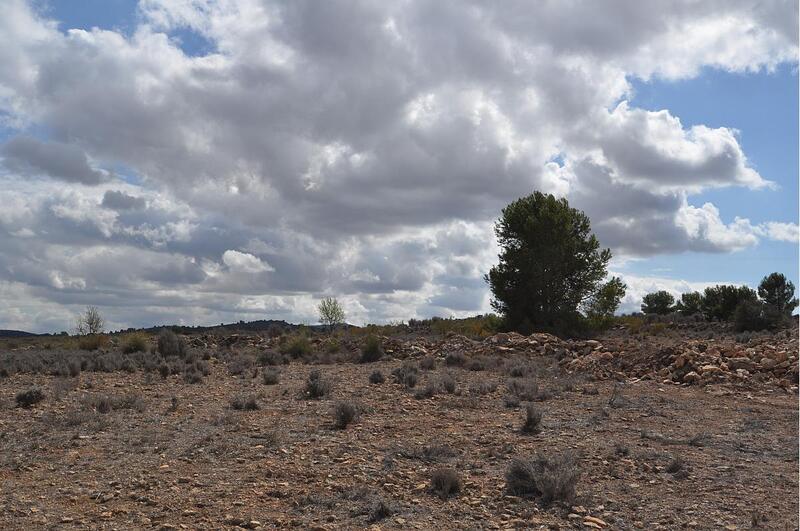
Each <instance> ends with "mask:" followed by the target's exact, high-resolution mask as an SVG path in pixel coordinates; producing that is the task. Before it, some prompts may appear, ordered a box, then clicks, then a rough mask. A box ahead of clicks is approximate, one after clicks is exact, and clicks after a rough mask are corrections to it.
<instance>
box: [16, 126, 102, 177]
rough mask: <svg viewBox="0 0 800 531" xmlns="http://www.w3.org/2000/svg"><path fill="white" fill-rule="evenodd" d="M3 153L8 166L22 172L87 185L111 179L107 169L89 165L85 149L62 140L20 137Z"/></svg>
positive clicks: (21, 173) (22, 173)
mask: <svg viewBox="0 0 800 531" xmlns="http://www.w3.org/2000/svg"><path fill="white" fill-rule="evenodd" d="M0 155H2V156H3V164H4V166H5V167H6V169H7V170H8V171H9V172H12V173H17V174H20V175H34V176H35V175H45V176H48V177H52V178H53V179H61V180H64V181H68V182H73V183H80V184H87V185H96V184H100V183H101V182H103V181H105V180H107V179H108V173H107V172H105V171H102V170H95V169H93V168H92V167H91V166H90V165H89V160H88V159H87V157H86V154H85V153H84V152H83V151H82V150H80V149H79V148H77V147H76V146H73V145H70V144H65V143H62V142H42V141H40V140H37V139H35V138H31V137H28V136H16V137H14V138H12V139H11V140H9V141H8V142H6V143H5V144H3V145H2V147H1V148H0Z"/></svg>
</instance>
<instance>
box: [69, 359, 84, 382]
mask: <svg viewBox="0 0 800 531" xmlns="http://www.w3.org/2000/svg"><path fill="white" fill-rule="evenodd" d="M67 372H68V373H69V375H70V376H72V377H73V378H75V377H76V376H79V375H80V374H81V364H80V362H79V361H78V360H75V359H71V360H69V361H68V362H67Z"/></svg>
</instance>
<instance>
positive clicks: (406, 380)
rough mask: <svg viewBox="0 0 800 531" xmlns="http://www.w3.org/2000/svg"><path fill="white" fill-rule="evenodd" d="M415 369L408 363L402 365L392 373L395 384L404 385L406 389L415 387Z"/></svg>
mask: <svg viewBox="0 0 800 531" xmlns="http://www.w3.org/2000/svg"><path fill="white" fill-rule="evenodd" d="M418 372H419V371H417V368H416V367H414V366H413V365H411V364H410V363H404V364H403V365H401V366H400V367H398V368H396V369H395V370H393V371H392V376H393V377H394V380H395V382H397V383H399V384H403V385H405V386H406V387H407V388H408V389H411V388H413V387H414V386H415V385H417V373H418Z"/></svg>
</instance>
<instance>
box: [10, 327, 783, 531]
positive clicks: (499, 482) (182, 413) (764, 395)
mask: <svg viewBox="0 0 800 531" xmlns="http://www.w3.org/2000/svg"><path fill="white" fill-rule="evenodd" d="M687 326H688V325H687ZM277 341H279V340H278V339H277V338H267V337H261V336H258V335H228V336H225V337H219V336H195V337H190V338H187V342H188V344H189V345H190V351H196V352H198V353H202V357H205V358H207V360H206V362H205V363H206V364H207V365H206V366H207V372H208V374H207V375H205V376H204V377H203V378H202V380H201V381H199V382H197V383H188V382H187V381H186V378H184V376H182V375H181V374H173V375H169V376H167V377H166V378H165V379H162V378H161V376H159V374H158V372H157V371H152V372H146V371H144V370H140V369H135V370H132V371H131V372H124V371H113V372H90V371H87V370H84V371H82V372H81V373H80V374H79V375H77V376H74V377H70V376H49V375H45V374H41V373H39V372H36V373H30V372H24V371H23V372H14V371H11V374H9V375H8V376H7V377H4V378H0V399H2V407H0V528H3V529H78V528H98V529H138V528H144V529H220V528H236V527H239V528H252V529H257V528H264V529H269V528H289V527H292V528H300V529H331V530H332V529H355V528H369V527H371V528H374V529H379V528H380V529H389V528H392V529H407V528H413V529H482V528H489V529H512V528H516V529H525V528H533V529H537V528H543V529H548V528H549V529H559V528H561V529H564V528H567V529H571V528H575V529H578V528H580V529H591V528H595V529H596V528H607V529H682V528H694V529H749V528H753V527H755V528H764V529H796V528H797V526H798V398H797V350H798V347H797V328H796V327H795V328H794V329H792V330H790V331H781V332H778V333H773V334H763V335H758V336H745V337H742V336H738V337H737V336H735V335H734V334H731V333H727V332H724V331H720V330H714V329H708V330H704V329H703V328H702V327H699V328H698V327H697V326H694V327H691V326H688V328H681V326H678V325H674V326H673V325H670V326H666V327H656V329H654V330H644V331H639V332H637V333H633V332H632V331H631V330H626V329H624V328H618V329H616V330H612V331H610V332H609V333H608V334H606V335H605V336H603V337H600V338H598V339H597V340H594V341H561V340H558V339H556V338H554V337H552V336H548V335H545V334H534V335H532V336H529V337H525V336H518V335H516V334H498V335H495V336H492V337H489V338H486V339H483V340H471V339H467V338H465V337H463V336H458V335H454V334H451V335H449V336H444V337H432V336H430V335H426V334H424V333H418V332H408V333H403V334H397V335H396V336H392V337H384V338H383V339H382V343H383V346H384V349H385V352H386V354H385V356H384V358H383V359H382V360H381V361H378V362H375V363H363V364H361V363H353V362H352V360H353V359H355V358H357V356H358V353H357V349H358V348H359V345H360V343H361V342H362V341H363V339H362V338H360V337H358V336H352V337H350V336H348V337H344V338H342V339H341V343H342V347H341V348H342V349H343V352H344V353H343V354H338V355H335V356H329V355H321V356H318V357H316V358H314V359H313V360H307V361H310V362H311V363H308V362H303V363H301V362H299V361H293V362H291V363H289V364H287V365H279V366H277V367H263V366H259V359H262V358H260V357H259V353H260V352H265V351H270V350H271V349H273V348H277V344H276V343H277ZM323 341H324V340H323V339H317V340H315V341H314V343H315V348H319V347H320V346H321V344H322V342H323ZM36 348H37V347H36V346H35V345H27V346H25V345H23V346H19V347H16V348H15V351H14V352H12V353H8V352H6V354H5V355H6V356H14V357H19V356H21V355H25V356H34V355H37V354H36V353H37V352H38V351H37V350H36ZM113 348H114V347H111V349H112V350H113ZM26 349H30V351H27V350H26ZM0 357H1V356H0ZM242 360H245V361H244V362H243V361H242ZM247 360H249V361H247ZM348 360H349V361H348ZM431 362H432V363H433V367H432V368H430V367H429V364H430V363H431ZM404 365H405V366H406V367H411V366H413V367H414V368H415V369H416V371H417V372H416V375H417V382H416V385H415V386H414V387H413V388H411V387H408V386H407V385H406V384H404V383H402V382H397V381H395V378H393V377H392V376H391V374H392V372H393V371H394V370H395V369H398V368H400V367H402V366H404ZM273 370H277V371H279V376H278V383H276V384H274V385H266V384H265V383H264V378H263V375H264V372H265V371H266V372H270V371H273ZM313 370H318V371H319V373H320V379H321V380H323V381H326V382H329V383H330V385H331V390H330V391H329V393H327V394H325V395H324V396H322V397H321V398H316V399H314V398H310V397H309V396H308V394H307V393H306V392H305V390H306V383H307V380H308V376H309V373H310V372H311V371H313ZM376 370H379V371H380V372H381V373H382V374H383V375H384V376H385V377H386V381H385V382H383V383H378V384H373V383H370V379H369V377H370V374H371V373H373V372H374V371H376ZM406 372H413V371H412V370H411V369H407V370H406ZM231 373H234V374H231ZM449 378H452V379H453V380H454V381H455V390H454V391H453V392H448V390H447V389H446V387H447V385H445V383H444V382H445V381H447V380H449ZM429 384H430V385H429ZM31 388H40V389H42V390H43V391H44V400H42V401H41V402H38V403H36V404H34V405H33V406H32V407H30V408H25V407H18V405H17V404H16V403H15V396H16V395H17V394H18V393H19V392H21V391H25V390H28V389H31ZM450 390H452V389H450ZM526 393H527V394H526ZM237 398H240V399H241V400H240V402H242V404H243V405H245V407H247V406H246V405H247V402H248V400H249V399H254V402H255V405H256V406H257V409H253V410H237V409H234V408H233V407H232V404H233V403H234V402H236V400H235V399H237ZM341 402H349V403H351V404H353V405H354V406H356V408H357V410H358V411H359V413H360V414H359V416H358V418H357V419H356V420H355V421H354V422H352V423H351V424H349V425H348V426H346V427H345V428H344V429H341V428H338V427H337V426H336V425H335V421H336V416H335V414H334V410H335V408H336V405H337V404H339V403H341ZM528 403H533V404H534V406H535V407H536V408H537V409H538V411H539V412H540V413H541V414H542V420H541V425H540V426H539V429H538V430H534V433H524V432H523V430H522V429H521V428H522V426H523V423H524V421H525V409H526V405H527V404H528ZM242 404H237V405H242ZM565 454H572V455H574V457H575V459H576V464H575V470H572V472H578V473H579V474H580V475H579V477H578V479H577V481H576V482H575V496H574V498H572V499H569V497H567V498H568V499H564V500H561V499H556V500H555V501H553V502H551V503H544V501H543V500H542V496H540V495H534V496H532V497H525V496H521V495H514V494H513V493H512V492H510V491H509V488H508V485H507V479H506V473H507V471H508V469H509V465H510V464H511V462H512V460H513V459H514V458H523V459H529V458H533V457H534V456H540V457H548V458H554V457H557V456H562V455H565ZM441 468H446V469H451V470H452V471H454V472H455V474H456V475H457V476H458V478H459V479H460V489H459V491H458V492H455V493H452V495H450V496H449V497H446V498H444V499H443V497H442V496H437V495H436V494H435V493H433V492H432V491H431V476H432V474H433V473H434V471H436V470H437V469H441Z"/></svg>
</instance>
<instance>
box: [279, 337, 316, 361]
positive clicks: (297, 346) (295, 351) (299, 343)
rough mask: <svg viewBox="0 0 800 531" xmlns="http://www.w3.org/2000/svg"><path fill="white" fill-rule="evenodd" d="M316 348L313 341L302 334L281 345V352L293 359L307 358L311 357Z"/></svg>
mask: <svg viewBox="0 0 800 531" xmlns="http://www.w3.org/2000/svg"><path fill="white" fill-rule="evenodd" d="M313 351H314V348H313V347H312V346H311V341H309V339H308V338H307V337H306V336H305V335H302V334H297V335H295V336H293V337H292V338H291V339H289V340H288V341H287V342H286V343H284V344H283V345H281V352H282V353H284V354H286V355H288V356H290V357H292V358H293V359H299V358H305V357H308V356H310V355H311V353H312V352H313Z"/></svg>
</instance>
